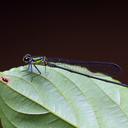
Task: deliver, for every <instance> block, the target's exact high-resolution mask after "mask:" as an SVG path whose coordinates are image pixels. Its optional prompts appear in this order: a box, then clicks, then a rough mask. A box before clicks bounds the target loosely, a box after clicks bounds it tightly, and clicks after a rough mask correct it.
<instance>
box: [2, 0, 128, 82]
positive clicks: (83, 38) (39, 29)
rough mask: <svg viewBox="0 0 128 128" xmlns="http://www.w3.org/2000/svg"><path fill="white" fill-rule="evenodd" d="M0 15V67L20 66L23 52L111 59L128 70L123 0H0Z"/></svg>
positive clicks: (127, 17)
mask: <svg viewBox="0 0 128 128" xmlns="http://www.w3.org/2000/svg"><path fill="white" fill-rule="evenodd" d="M0 18H1V19H0V26H1V27H0V36H1V37H0V53H1V54H0V70H1V71H2V70H7V69H9V68H12V67H14V66H19V65H22V64H23V63H22V56H23V55H24V54H26V53H30V54H33V55H42V56H43V55H45V56H48V57H61V58H67V59H75V60H97V61H112V62H115V63H117V64H119V65H121V66H122V67H123V68H124V70H125V71H128V68H127V67H128V61H127V58H128V54H127V48H128V47H127V43H128V35H127V34H128V10H127V6H126V5H125V3H117V2H116V3H110V2H107V3H105V2H103V1H102V2H96V1H92V2H90V3H43V4H40V3H31V4H30V3H29V4H27V3H26V4H22V3H20V4H13V3H11V4H3V5H2V4H1V17H0ZM121 79H122V80H124V81H125V80H127V76H126V75H125V78H124V77H123V78H121Z"/></svg>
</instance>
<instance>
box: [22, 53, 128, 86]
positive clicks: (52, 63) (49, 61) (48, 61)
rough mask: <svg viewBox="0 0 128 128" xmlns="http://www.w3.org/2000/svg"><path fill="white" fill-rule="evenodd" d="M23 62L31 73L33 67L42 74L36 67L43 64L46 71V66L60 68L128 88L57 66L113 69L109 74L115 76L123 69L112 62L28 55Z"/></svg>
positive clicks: (122, 84)
mask: <svg viewBox="0 0 128 128" xmlns="http://www.w3.org/2000/svg"><path fill="white" fill-rule="evenodd" d="M23 61H24V62H25V63H26V64H28V70H29V71H30V72H33V66H34V67H35V69H36V70H37V71H38V73H39V74H41V72H40V70H39V69H38V67H37V66H36V65H39V64H41V65H43V66H45V69H46V66H49V67H52V68H59V69H62V70H66V71H69V72H72V73H76V74H80V75H83V76H86V77H89V78H92V79H97V80H101V81H104V82H108V83H113V84H117V85H120V86H125V87H128V84H124V83H119V82H115V81H110V80H107V79H103V78H99V77H96V76H92V75H89V74H85V73H81V72H78V71H75V70H72V69H69V68H66V67H62V66H59V65H57V63H65V64H70V65H78V66H82V67H87V68H97V69H98V68H99V69H103V70H104V69H105V70H106V69H107V71H110V68H111V71H110V72H108V73H107V74H113V73H114V74H115V73H117V72H119V71H121V68H120V66H119V65H117V64H115V63H111V62H99V61H73V60H72V61H70V60H65V59H57V58H47V57H46V56H40V57H34V56H31V55H30V54H26V55H25V56H24V57H23ZM108 68H109V70H108ZM105 70H104V71H105Z"/></svg>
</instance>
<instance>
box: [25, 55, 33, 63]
mask: <svg viewBox="0 0 128 128" xmlns="http://www.w3.org/2000/svg"><path fill="white" fill-rule="evenodd" d="M31 60H32V56H31V55H30V54H26V55H25V56H24V57H23V61H24V62H25V63H29V62H30V61H31Z"/></svg>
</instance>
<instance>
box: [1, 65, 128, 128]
mask: <svg viewBox="0 0 128 128" xmlns="http://www.w3.org/2000/svg"><path fill="white" fill-rule="evenodd" d="M58 65H59V66H64V67H67V68H72V70H77V71H79V72H82V73H86V74H90V75H93V76H97V77H100V78H103V79H107V80H111V81H115V80H113V79H112V78H110V77H108V76H105V75H103V74H99V73H97V74H96V73H92V72H90V71H88V70H87V69H85V68H81V67H78V66H70V65H64V64H58ZM37 67H38V68H39V70H40V71H41V75H39V74H38V72H37V71H36V69H34V73H30V72H27V71H24V70H26V69H27V67H26V66H24V67H18V68H13V69H11V70H9V71H5V72H3V73H2V74H0V76H2V78H6V79H7V81H4V80H0V118H1V121H2V125H3V128H128V98H127V97H128V89H127V88H125V87H121V86H119V85H115V84H112V83H106V82H103V81H100V80H95V79H91V78H88V77H85V76H82V75H79V74H75V73H71V72H69V71H65V70H62V69H57V68H50V67H46V72H45V68H44V66H40V65H38V66H37Z"/></svg>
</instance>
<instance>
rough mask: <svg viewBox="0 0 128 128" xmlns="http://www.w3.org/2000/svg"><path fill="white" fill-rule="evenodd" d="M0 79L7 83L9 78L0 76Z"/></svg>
mask: <svg viewBox="0 0 128 128" xmlns="http://www.w3.org/2000/svg"><path fill="white" fill-rule="evenodd" d="M0 81H1V82H3V83H6V84H7V83H8V82H9V81H10V80H9V78H6V77H3V76H2V77H0Z"/></svg>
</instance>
